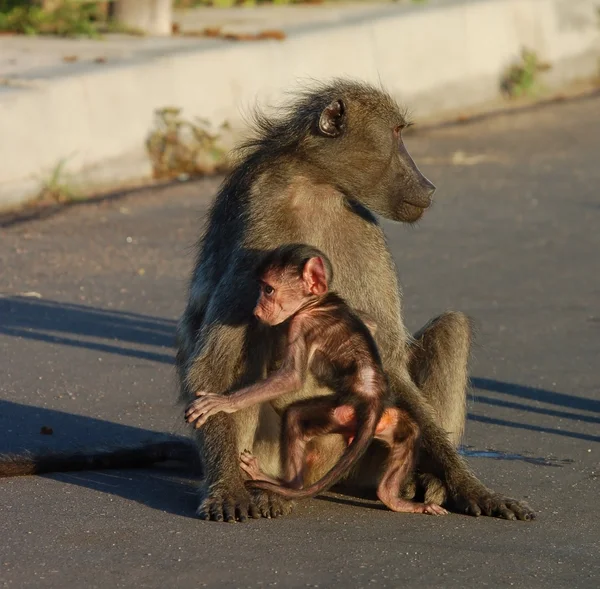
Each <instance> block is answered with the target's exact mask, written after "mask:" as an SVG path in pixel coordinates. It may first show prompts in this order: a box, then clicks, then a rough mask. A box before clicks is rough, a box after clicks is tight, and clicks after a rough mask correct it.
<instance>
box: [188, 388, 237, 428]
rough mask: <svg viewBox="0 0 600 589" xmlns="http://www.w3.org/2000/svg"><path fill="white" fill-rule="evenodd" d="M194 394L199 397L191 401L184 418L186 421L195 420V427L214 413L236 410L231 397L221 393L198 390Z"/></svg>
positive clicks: (203, 422)
mask: <svg viewBox="0 0 600 589" xmlns="http://www.w3.org/2000/svg"><path fill="white" fill-rule="evenodd" d="M196 396H197V397H200V398H199V399H196V400H195V401H192V403H190V404H189V406H188V408H187V409H186V410H185V420H186V421H187V422H188V423H193V422H194V421H195V422H196V424H195V426H194V427H196V429H197V428H199V427H202V426H203V425H204V424H205V423H206V420H207V419H208V418H209V417H210V416H211V415H214V414H215V413H219V412H223V413H234V412H235V411H236V410H237V409H236V408H235V407H234V405H233V403H232V402H231V399H229V398H228V397H224V396H223V395H215V394H214V393H207V392H205V391H198V392H197V393H196Z"/></svg>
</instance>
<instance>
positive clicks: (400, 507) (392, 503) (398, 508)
mask: <svg viewBox="0 0 600 589" xmlns="http://www.w3.org/2000/svg"><path fill="white" fill-rule="evenodd" d="M378 496H379V500H380V501H381V502H382V503H384V504H385V505H386V506H387V507H388V508H389V509H391V510H392V511H395V512H396V513H425V514H427V515H447V514H448V512H447V511H446V510H445V509H444V508H443V507H442V506H440V505H438V504H437V503H415V502H413V501H406V500H405V499H400V498H399V497H393V496H389V495H387V494H384V493H381V492H380V493H378Z"/></svg>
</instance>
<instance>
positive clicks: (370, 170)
mask: <svg viewBox="0 0 600 589" xmlns="http://www.w3.org/2000/svg"><path fill="white" fill-rule="evenodd" d="M406 126H407V122H406V120H405V118H404V116H403V115H402V113H401V112H400V110H399V109H398V107H397V105H395V103H394V102H393V101H392V100H391V99H390V98H389V97H388V96H386V95H385V94H383V93H379V91H376V90H373V91H372V92H371V94H369V95H366V94H363V95H360V96H356V97H352V96H350V97H349V98H343V97H341V98H339V99H337V100H334V101H333V102H332V103H331V104H330V105H329V106H328V107H327V108H325V109H324V110H323V112H322V114H321V116H320V120H319V132H320V134H321V135H322V138H321V139H320V140H317V142H316V143H315V150H316V151H317V152H318V153H319V159H321V160H322V161H324V162H325V166H326V167H327V173H328V175H329V176H330V178H331V181H332V182H333V183H334V184H336V185H337V186H338V188H339V189H341V190H342V192H344V194H346V196H347V197H348V198H350V199H352V200H354V201H357V202H359V203H361V204H362V205H364V206H365V207H367V208H368V209H370V210H371V211H373V212H375V213H377V214H380V215H383V216H384V217H387V218H389V219H393V220H395V221H403V222H405V223H413V222H415V221H417V220H418V219H419V218H420V217H421V216H422V214H423V212H424V211H425V209H427V208H428V207H429V205H430V204H431V198H432V196H433V193H434V192H435V186H434V185H433V184H432V183H431V182H430V181H429V180H428V179H427V178H425V176H423V174H422V173H421V172H420V170H419V168H418V167H417V165H416V164H415V162H414V160H413V159H412V157H411V156H410V154H409V153H408V151H407V149H406V147H405V146H404V142H403V140H402V130H403V129H404V128H405V127H406ZM325 152H326V154H325Z"/></svg>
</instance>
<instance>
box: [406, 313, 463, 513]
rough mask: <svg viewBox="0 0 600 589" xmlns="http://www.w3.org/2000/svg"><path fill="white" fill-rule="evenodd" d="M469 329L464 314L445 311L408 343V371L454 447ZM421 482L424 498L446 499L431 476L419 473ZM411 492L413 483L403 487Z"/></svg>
mask: <svg viewBox="0 0 600 589" xmlns="http://www.w3.org/2000/svg"><path fill="white" fill-rule="evenodd" d="M471 333H472V328H471V322H470V320H469V318H468V317H467V316H466V315H464V314H463V313H457V312H449V313H444V314H442V315H439V316H438V317H435V318H434V319H432V320H431V321H429V322H428V323H427V324H426V325H425V326H424V327H423V328H421V329H420V330H419V331H418V332H417V333H416V334H415V335H414V340H415V341H414V342H411V344H410V360H409V371H410V375H411V377H412V379H413V380H414V382H415V384H416V385H417V386H418V387H419V389H420V390H421V392H422V394H423V396H424V397H425V398H426V399H427V401H428V402H429V404H430V405H431V407H432V408H433V410H434V412H435V416H436V421H437V423H438V424H439V426H440V427H441V428H442V430H444V431H445V432H447V434H448V439H449V440H450V442H451V443H452V445H453V446H454V447H458V444H459V443H460V440H461V437H462V434H463V432H464V428H465V419H466V412H465V406H466V400H467V380H468V374H467V364H468V361H469V352H470V348H471ZM421 484H422V485H423V487H424V491H425V499H424V500H425V502H433V503H439V504H441V503H443V501H444V500H445V499H446V492H445V488H444V486H443V485H442V484H441V482H440V481H439V479H437V478H436V477H435V476H433V475H431V474H423V475H422V476H421ZM411 492H412V493H413V494H414V485H413V486H412V489H411V488H410V486H409V487H408V488H407V489H406V490H405V494H406V495H409V496H410V495H411Z"/></svg>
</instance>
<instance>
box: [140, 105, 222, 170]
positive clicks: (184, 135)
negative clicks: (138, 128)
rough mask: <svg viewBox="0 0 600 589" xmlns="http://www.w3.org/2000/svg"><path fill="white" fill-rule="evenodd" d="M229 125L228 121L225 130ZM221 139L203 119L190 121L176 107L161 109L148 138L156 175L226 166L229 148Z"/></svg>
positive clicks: (147, 141) (147, 147) (147, 145)
mask: <svg viewBox="0 0 600 589" xmlns="http://www.w3.org/2000/svg"><path fill="white" fill-rule="evenodd" d="M226 127H227V124H226V123H224V124H223V125H222V126H221V130H224V129H225V128H226ZM219 139H220V138H219V135H218V134H214V133H211V132H210V131H209V125H208V123H207V121H205V120H203V119H200V118H196V119H195V120H194V122H190V121H187V120H185V119H183V118H182V117H181V109H179V108H176V107H167V108H161V109H158V110H157V111H156V112H155V124H154V129H153V130H152V131H151V132H150V134H149V136H148V139H147V140H146V149H147V150H148V155H149V156H150V161H151V163H152V168H153V171H154V177H155V178H178V177H182V176H183V177H189V176H201V175H206V174H213V173H215V172H219V171H222V170H225V169H226V168H227V161H226V157H225V154H226V152H225V149H224V148H223V147H221V146H220V145H219Z"/></svg>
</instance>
